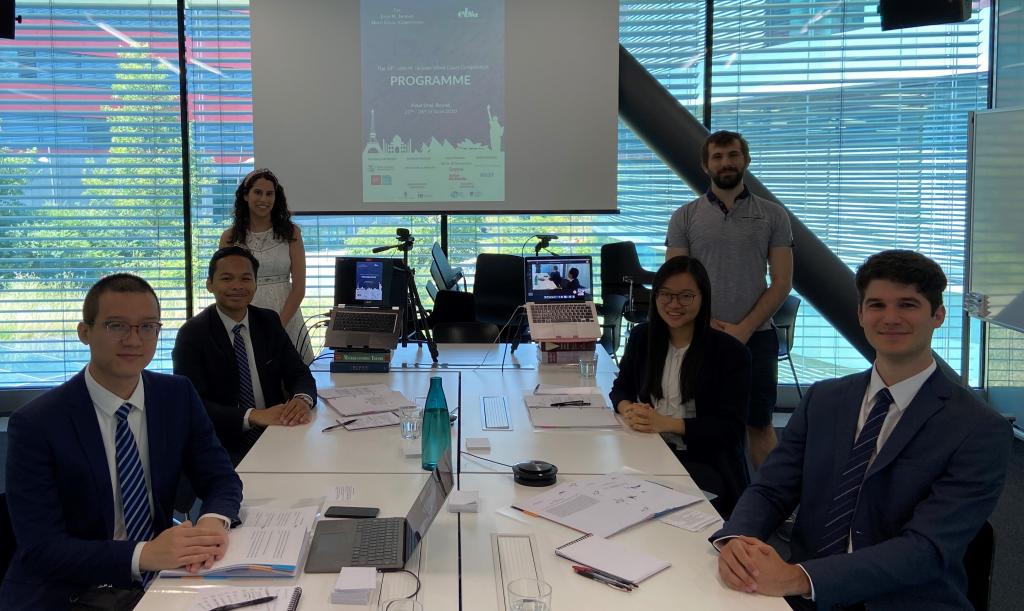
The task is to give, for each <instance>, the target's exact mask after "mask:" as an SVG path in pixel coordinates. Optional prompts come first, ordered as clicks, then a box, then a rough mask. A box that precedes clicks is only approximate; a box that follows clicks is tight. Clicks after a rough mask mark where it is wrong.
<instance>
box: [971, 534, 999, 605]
mask: <svg viewBox="0 0 1024 611" xmlns="http://www.w3.org/2000/svg"><path fill="white" fill-rule="evenodd" d="M995 556H996V535H995V531H993V530H992V524H991V523H989V522H988V520H986V521H985V523H984V524H982V525H981V529H980V530H979V531H978V534H976V535H974V539H973V540H972V541H971V542H970V544H969V545H968V546H967V552H966V553H965V554H964V568H965V569H966V570H967V600H968V601H970V603H971V604H972V605H974V610H975V611H988V606H989V601H990V598H991V596H992V567H993V565H994V564H995Z"/></svg>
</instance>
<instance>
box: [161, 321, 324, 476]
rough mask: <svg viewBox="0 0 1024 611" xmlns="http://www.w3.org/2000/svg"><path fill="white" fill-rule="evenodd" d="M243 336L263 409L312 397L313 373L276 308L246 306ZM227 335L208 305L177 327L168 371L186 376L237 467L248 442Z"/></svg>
mask: <svg viewBox="0 0 1024 611" xmlns="http://www.w3.org/2000/svg"><path fill="white" fill-rule="evenodd" d="M249 337H250V338H251V339H252V350H253V352H254V353H255V354H254V356H255V359H256V370H257V371H258V372H259V376H260V388H261V389H262V390H263V398H264V400H265V401H266V404H267V407H273V406H274V405H278V404H279V403H284V402H286V401H288V400H290V399H291V398H292V397H293V396H294V395H297V394H306V395H309V396H310V397H311V398H312V399H313V401H316V382H314V381H313V374H311V373H310V372H309V367H307V366H306V364H305V363H303V362H302V358H301V357H300V356H299V353H298V352H296V350H295V346H294V344H292V341H291V339H289V338H288V334H287V332H285V330H284V327H282V326H281V319H280V317H279V316H278V315H277V312H274V311H273V310H267V309H264V308H257V307H255V306H251V305H250V306H249ZM233 339H234V338H229V337H228V331H227V329H225V328H224V323H223V321H221V319H220V315H219V314H217V306H216V305H211V306H210V307H208V308H206V309H205V310H203V311H202V312H200V313H199V314H196V315H195V316H193V317H192V319H191V320H189V321H188V322H186V323H185V324H184V325H182V327H181V329H179V330H178V337H177V338H176V339H175V341H174V351H173V353H172V356H173V359H174V373H177V374H180V375H183V376H185V377H187V378H188V379H189V380H192V383H193V384H194V385H195V387H196V390H197V391H199V396H200V397H202V399H203V404H204V405H206V411H207V413H209V414H210V419H211V420H213V426H214V428H215V429H216V430H217V436H218V437H220V441H221V443H223V444H224V447H225V448H226V449H227V451H228V454H230V455H231V459H232V461H233V462H234V464H236V465H237V464H238V463H239V462H240V461H241V460H242V458H243V457H244V456H245V453H246V452H248V451H249V447H250V446H251V445H252V443H251V441H250V442H248V443H247V442H246V436H245V435H243V433H244V431H243V430H242V418H243V417H244V415H245V410H244V409H242V408H241V407H239V406H238V389H239V382H238V364H237V362H236V360H235V349H234V346H233V344H232V341H233Z"/></svg>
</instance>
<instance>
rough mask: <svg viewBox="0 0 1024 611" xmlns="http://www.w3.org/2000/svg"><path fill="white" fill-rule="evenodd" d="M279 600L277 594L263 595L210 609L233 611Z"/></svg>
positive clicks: (213, 610) (212, 610) (214, 610)
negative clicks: (233, 610)
mask: <svg viewBox="0 0 1024 611" xmlns="http://www.w3.org/2000/svg"><path fill="white" fill-rule="evenodd" d="M274 600H277V597H276V596H263V597H261V598H254V599H252V600H243V601H242V602H240V603H231V604H230V605H223V606H220V607H214V608H213V609H210V611H231V610H232V609H243V608H245V607H255V606H256V605H262V604H263V603H269V602H271V601H274Z"/></svg>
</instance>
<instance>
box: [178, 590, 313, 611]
mask: <svg viewBox="0 0 1024 611" xmlns="http://www.w3.org/2000/svg"><path fill="white" fill-rule="evenodd" d="M265 596H276V597H277V598H275V599H274V600H272V601H270V602H267V603H263V604H260V605H252V606H251V607H245V609H246V611H295V609H296V608H297V607H298V606H299V597H300V596H302V588H300V587H298V586H288V587H283V588H211V589H208V590H203V594H202V596H201V598H200V599H199V600H198V601H196V602H194V603H192V606H190V607H189V611H211V609H216V608H217V607H223V606H224V605H231V604H236V603H241V602H245V601H247V600H255V599H257V598H263V597H265Z"/></svg>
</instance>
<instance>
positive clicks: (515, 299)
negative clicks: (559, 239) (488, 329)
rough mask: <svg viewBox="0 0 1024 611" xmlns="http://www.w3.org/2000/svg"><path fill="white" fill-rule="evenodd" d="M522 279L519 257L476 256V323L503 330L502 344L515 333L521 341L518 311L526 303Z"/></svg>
mask: <svg viewBox="0 0 1024 611" xmlns="http://www.w3.org/2000/svg"><path fill="white" fill-rule="evenodd" d="M524 278H525V267H524V262H523V258H522V257H517V256H516V255H499V254H493V253H481V254H479V255H477V257H476V274H475V275H474V277H473V300H474V307H475V309H476V320H477V321H479V322H489V323H494V324H496V325H498V327H499V328H503V329H505V331H504V332H503V333H502V340H503V341H511V338H512V337H514V336H515V335H516V334H518V335H519V339H520V340H522V339H523V334H524V332H525V329H526V316H525V313H523V312H520V311H518V310H519V308H520V307H521V306H522V305H523V303H524V302H525V301H526V281H525V279H524ZM513 315H515V318H513ZM510 321H511V322H510Z"/></svg>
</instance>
